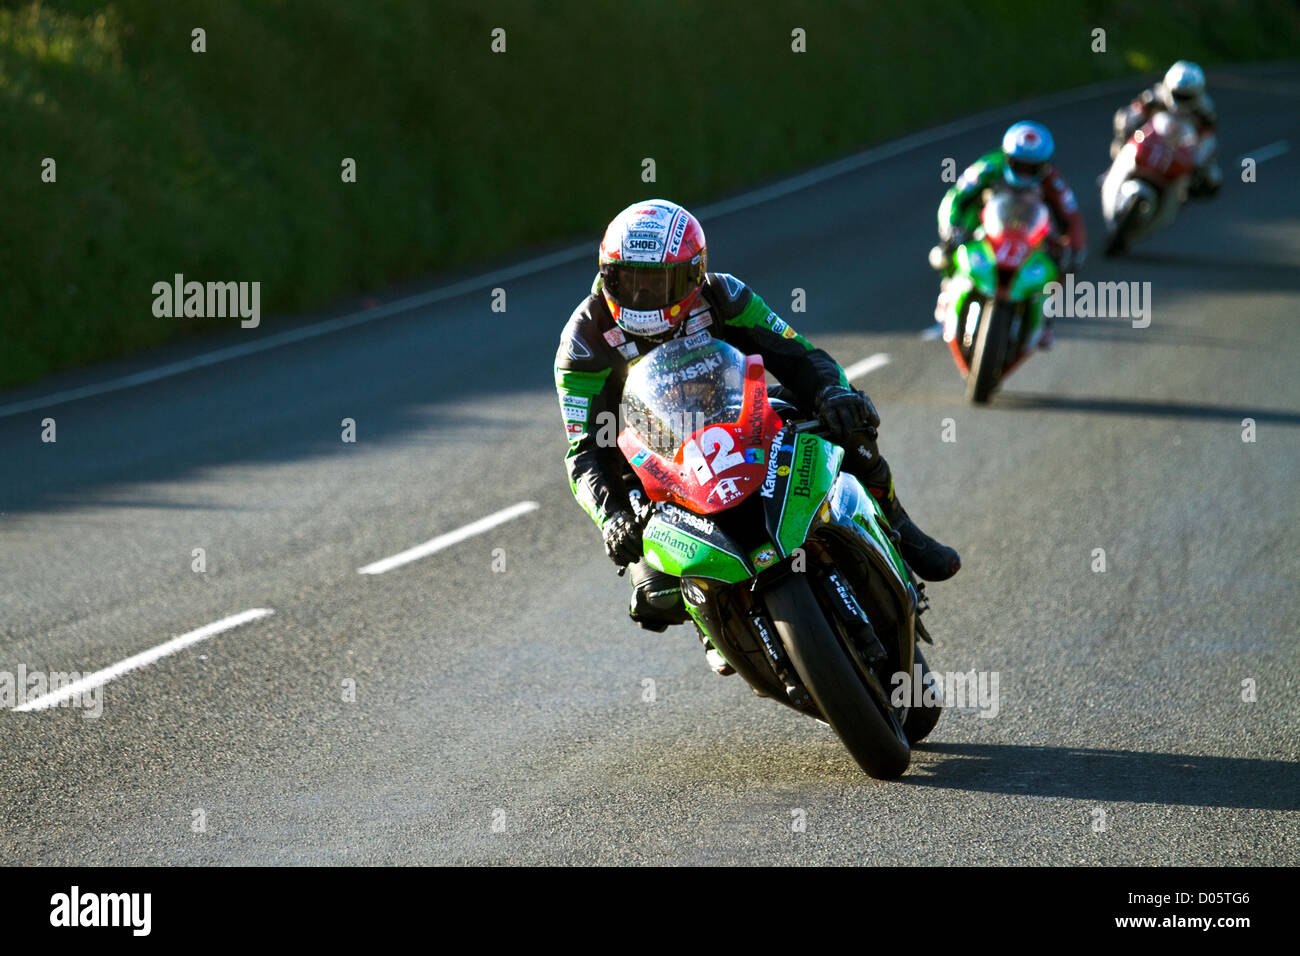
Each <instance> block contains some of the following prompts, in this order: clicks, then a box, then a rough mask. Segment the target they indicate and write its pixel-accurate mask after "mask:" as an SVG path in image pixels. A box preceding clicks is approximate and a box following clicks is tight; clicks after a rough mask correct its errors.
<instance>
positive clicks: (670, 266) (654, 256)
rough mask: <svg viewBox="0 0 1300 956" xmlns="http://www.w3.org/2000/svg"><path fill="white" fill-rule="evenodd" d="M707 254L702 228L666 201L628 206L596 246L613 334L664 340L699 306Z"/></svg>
mask: <svg viewBox="0 0 1300 956" xmlns="http://www.w3.org/2000/svg"><path fill="white" fill-rule="evenodd" d="M707 259H708V254H707V253H706V251H705V248H704V228H703V227H702V226H701V225H700V222H699V220H698V219H696V218H695V217H694V216H692V215H691V214H690V213H689V212H687V211H686V210H685V209H683V208H682V207H681V206H679V205H677V203H675V202H669V201H668V200H666V199H647V200H645V201H644V202H638V203H633V204H632V205H631V206H628V207H627V208H626V209H624V210H623V211H622V212H620V213H619V214H618V215H617V216H615V217H614V220H613V221H612V222H611V223H610V224H609V226H608V228H606V229H605V237H604V238H603V239H601V240H600V280H601V281H600V287H601V292H602V294H603V295H604V296H605V304H606V305H607V306H609V311H610V314H611V315H612V316H613V317H614V321H615V322H617V323H618V326H619V328H621V329H622V330H623V331H624V332H626V333H628V334H629V335H636V336H640V337H641V338H648V339H655V340H660V339H666V338H669V337H670V336H671V335H672V334H673V333H674V332H675V331H676V330H677V327H678V326H679V325H681V323H682V320H683V319H685V318H686V317H687V316H688V315H690V313H691V312H692V311H693V310H694V309H695V308H696V307H697V306H698V305H699V304H700V288H701V286H702V285H703V283H704V272H705V269H706V267H707Z"/></svg>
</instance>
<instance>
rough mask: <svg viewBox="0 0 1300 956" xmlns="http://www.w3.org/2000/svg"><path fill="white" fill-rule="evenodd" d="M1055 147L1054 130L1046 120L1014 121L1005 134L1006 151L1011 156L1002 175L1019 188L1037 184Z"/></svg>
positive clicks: (1003, 151)
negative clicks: (1045, 124) (1052, 132)
mask: <svg viewBox="0 0 1300 956" xmlns="http://www.w3.org/2000/svg"><path fill="white" fill-rule="evenodd" d="M1055 148H1056V144H1055V143H1054V142H1052V134H1051V133H1050V132H1048V130H1047V127H1046V126H1044V125H1043V124H1042V123H1031V122H1026V121H1023V120H1022V121H1021V122H1019V123H1012V124H1011V125H1010V126H1009V127H1007V131H1006V132H1005V133H1003V134H1002V153H1003V155H1005V156H1006V158H1007V162H1006V165H1005V166H1004V167H1003V169H1002V175H1003V176H1005V177H1006V180H1007V182H1008V183H1010V184H1011V185H1012V186H1014V187H1016V188H1017V189H1026V188H1028V187H1030V186H1037V185H1038V184H1039V183H1041V182H1042V181H1043V171H1044V170H1045V169H1046V167H1047V161H1048V160H1049V159H1051V158H1052V151H1053V150H1054V149H1055Z"/></svg>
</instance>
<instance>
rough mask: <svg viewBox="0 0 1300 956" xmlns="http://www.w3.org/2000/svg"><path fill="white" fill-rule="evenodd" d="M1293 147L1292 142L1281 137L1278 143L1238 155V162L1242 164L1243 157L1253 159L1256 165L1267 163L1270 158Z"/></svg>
mask: <svg viewBox="0 0 1300 956" xmlns="http://www.w3.org/2000/svg"><path fill="white" fill-rule="evenodd" d="M1290 149H1291V144H1290V143H1289V142H1288V141H1287V140H1285V139H1279V140H1278V141H1277V142H1276V143H1269V144H1268V145H1267V146H1261V147H1259V149H1252V150H1250V151H1249V152H1245V153H1242V154H1241V155H1240V156H1238V157H1237V164H1238V165H1240V164H1241V161H1242V160H1243V159H1253V160H1254V161H1255V165H1257V166H1258V165H1259V164H1260V163H1266V162H1268V161H1269V160H1270V159H1274V158H1276V157H1278V156H1281V155H1282V154H1283V153H1285V152H1287V151H1288V150H1290Z"/></svg>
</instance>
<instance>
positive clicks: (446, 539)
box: [357, 501, 540, 574]
mask: <svg viewBox="0 0 1300 956" xmlns="http://www.w3.org/2000/svg"><path fill="white" fill-rule="evenodd" d="M538 507H540V506H539V505H538V504H537V502H536V501H521V502H519V504H517V505H511V506H510V507H509V508H503V509H502V510H501V511H498V512H496V513H495V514H490V515H488V516H487V517H486V518H479V520H478V521H475V522H473V523H471V524H467V525H465V527H463V528H457V529H456V530H455V531H448V532H447V533H446V534H440V535H438V537H436V538H432V539H431V540H429V541H426V542H424V544H417V545H416V546H415V547H414V548H407V549H406V550H405V551H403V552H401V553H400V554H395V555H393V556H392V557H391V558H383V559H382V560H379V561H375V562H374V563H372V564H367V565H366V566H365V567H364V568H357V574H383V573H384V572H385V571H391V570H393V568H400V567H401V566H402V565H404V564H410V563H411V562H412V561H418V560H420V559H421V558H427V557H428V556H429V555H431V554H433V553H434V552H436V551H441V550H443V549H444V548H450V547H451V546H452V545H453V544H459V543H460V542H462V541H464V540H465V539H466V538H472V537H474V535H476V534H482V533H483V532H484V531H488V530H490V529H492V528H495V527H496V526H497V525H499V524H505V523H506V522H507V521H513V520H514V519H515V518H518V517H519V516H520V515H525V514H528V512H530V511H536V510H537V509H538Z"/></svg>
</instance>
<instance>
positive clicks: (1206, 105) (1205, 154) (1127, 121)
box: [1110, 60, 1223, 197]
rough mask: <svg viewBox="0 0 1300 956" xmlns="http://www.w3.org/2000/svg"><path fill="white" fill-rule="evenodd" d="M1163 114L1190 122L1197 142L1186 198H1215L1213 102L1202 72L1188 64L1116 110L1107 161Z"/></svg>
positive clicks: (1218, 177) (1219, 176) (1218, 182)
mask: <svg viewBox="0 0 1300 956" xmlns="http://www.w3.org/2000/svg"><path fill="white" fill-rule="evenodd" d="M1163 111H1168V112H1169V113H1171V114H1173V115H1174V116H1179V117H1186V118H1187V119H1190V120H1191V121H1192V123H1193V125H1194V126H1195V127H1196V133H1197V136H1198V138H1199V140H1200V153H1199V162H1198V164H1197V168H1196V173H1195V175H1193V177H1192V181H1191V184H1190V186H1189V188H1188V195H1190V196H1193V197H1209V196H1213V195H1215V194H1216V193H1217V192H1218V191H1219V189H1220V188H1221V187H1222V186H1223V170H1222V169H1220V168H1219V163H1218V137H1217V135H1216V132H1215V124H1216V122H1217V115H1216V113H1215V110H1214V102H1213V101H1212V100H1211V99H1210V97H1209V95H1208V94H1207V93H1206V92H1205V74H1204V72H1202V70H1201V68H1200V67H1199V66H1198V65H1197V64H1195V63H1192V62H1191V61H1189V60H1179V61H1178V62H1177V63H1175V64H1174V65H1173V66H1171V67H1170V68H1169V69H1168V70H1167V71H1166V72H1165V75H1164V78H1163V79H1162V80H1161V81H1160V82H1159V83H1157V84H1156V85H1155V86H1153V87H1148V88H1147V89H1145V90H1143V91H1142V92H1141V93H1139V94H1138V95H1137V96H1136V97H1135V98H1134V99H1133V101H1132V102H1130V103H1129V104H1128V105H1126V106H1122V107H1120V108H1119V109H1118V110H1116V112H1115V118H1114V128H1115V139H1114V141H1113V142H1111V144H1110V158H1111V159H1112V160H1114V159H1115V158H1116V157H1117V156H1119V151H1120V150H1121V149H1123V148H1124V144H1125V143H1127V142H1128V139H1129V137H1130V136H1132V135H1133V131H1134V130H1136V129H1137V128H1138V127H1140V126H1142V124H1144V123H1145V122H1147V120H1149V119H1151V117H1153V116H1155V115H1156V114H1157V113H1160V112H1163Z"/></svg>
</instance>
